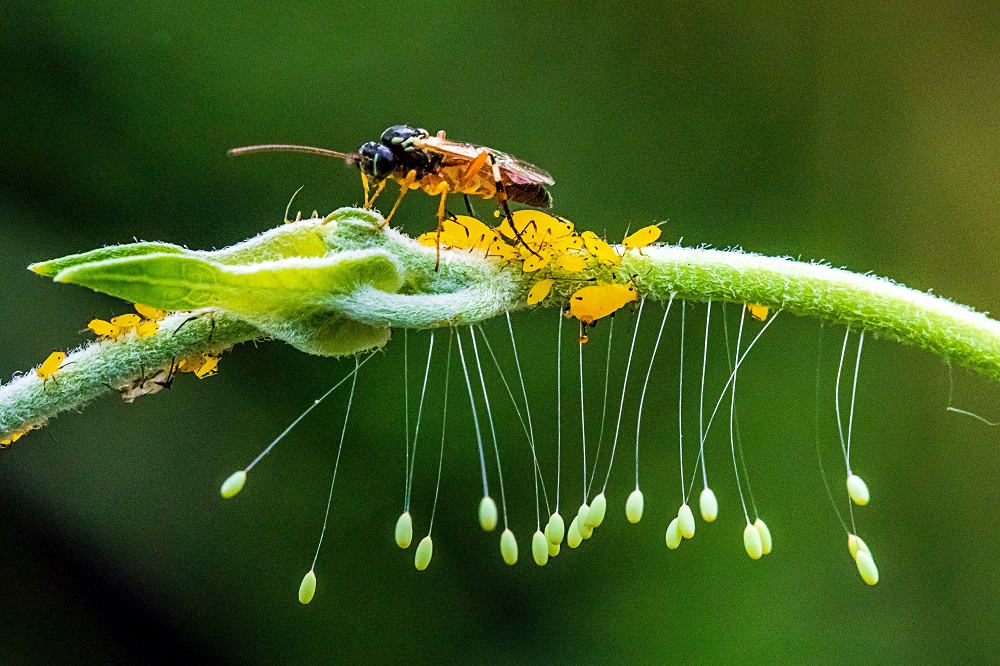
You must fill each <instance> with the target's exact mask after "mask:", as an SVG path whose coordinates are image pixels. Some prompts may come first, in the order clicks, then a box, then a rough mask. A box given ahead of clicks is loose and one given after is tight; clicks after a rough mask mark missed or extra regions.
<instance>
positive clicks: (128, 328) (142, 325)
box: [0, 303, 219, 449]
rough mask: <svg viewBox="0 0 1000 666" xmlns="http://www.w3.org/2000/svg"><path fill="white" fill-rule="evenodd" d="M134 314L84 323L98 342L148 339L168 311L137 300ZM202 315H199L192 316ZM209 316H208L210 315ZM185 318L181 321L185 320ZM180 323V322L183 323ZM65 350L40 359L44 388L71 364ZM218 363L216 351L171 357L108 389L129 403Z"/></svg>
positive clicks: (17, 435)
mask: <svg viewBox="0 0 1000 666" xmlns="http://www.w3.org/2000/svg"><path fill="white" fill-rule="evenodd" d="M135 310H136V313H138V314H136V313H129V314H123V315H118V316H117V317H112V318H111V319H110V320H108V321H105V320H103V319H93V320H91V321H90V323H89V324H88V325H87V330H89V331H91V332H92V333H94V334H95V335H96V336H97V342H98V344H103V343H115V342H120V341H123V340H125V339H126V338H128V337H129V336H130V335H132V336H134V337H135V338H136V339H139V340H141V339H144V338H149V337H151V336H153V335H156V334H157V333H158V332H159V331H160V324H161V322H162V321H163V320H164V319H165V318H166V317H167V314H168V313H167V312H165V311H163V310H158V309H156V308H152V307H149V306H147V305H142V304H139V303H137V304H136V305H135ZM192 316H193V317H194V316H201V315H192ZM208 316H211V314H209V315H208ZM186 321H188V320H185V322H184V323H186ZM182 325H183V323H182ZM65 361H66V352H61V351H56V352H52V353H51V354H49V356H48V357H47V358H46V359H45V360H44V361H42V363H41V364H40V365H38V366H37V367H36V368H35V375H36V376H37V377H38V378H39V379H41V380H42V381H43V385H42V386H43V388H44V387H45V386H46V385H47V384H48V382H49V381H52V382H53V383H58V381H59V380H58V376H59V373H60V372H61V370H62V368H64V367H66V366H68V365H70V364H69V363H65ZM218 365H219V355H218V354H217V353H207V354H196V355H194V356H190V357H187V358H182V359H179V360H178V359H174V360H172V361H171V362H170V364H169V365H168V366H167V367H164V368H156V369H153V371H152V373H151V374H148V373H147V372H146V370H143V371H142V374H141V375H140V377H139V378H138V379H135V380H133V381H130V382H128V383H126V384H124V385H122V386H109V387H108V388H110V389H112V390H114V391H117V392H118V393H119V394H120V395H121V397H122V400H124V401H125V402H128V403H131V402H133V401H134V400H135V399H136V398H140V397H142V396H145V395H152V394H154V393H159V392H160V391H162V390H163V389H165V388H170V387H171V385H172V384H173V381H174V376H175V375H176V374H177V373H178V372H181V373H192V374H194V375H195V376H196V377H197V378H198V379H204V378H206V377H210V376H212V375H213V374H215V372H216V370H217V368H218ZM43 426H44V424H33V425H30V426H28V427H26V428H23V429H21V430H19V431H17V432H14V433H11V434H9V435H7V436H6V437H4V438H3V439H0V449H3V448H7V447H9V446H10V445H12V444H13V443H14V442H16V441H18V440H19V439H21V438H22V437H23V436H24V435H26V434H27V433H28V432H30V431H32V430H37V429H40V428H42V427H43Z"/></svg>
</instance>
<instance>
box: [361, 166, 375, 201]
mask: <svg viewBox="0 0 1000 666" xmlns="http://www.w3.org/2000/svg"><path fill="white" fill-rule="evenodd" d="M361 184H362V185H364V187H365V209H366V210H367V209H369V208H371V207H372V202H371V199H369V198H368V195H369V193H370V192H371V188H370V187H369V185H368V176H367V175H365V172H364V171H362V172H361Z"/></svg>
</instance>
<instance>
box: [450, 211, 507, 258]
mask: <svg viewBox="0 0 1000 666" xmlns="http://www.w3.org/2000/svg"><path fill="white" fill-rule="evenodd" d="M441 232H442V233H441V238H442V242H444V238H445V236H447V237H448V240H449V245H453V246H454V247H461V248H467V249H473V248H475V249H479V250H485V249H487V248H488V247H489V246H490V245H491V244H492V243H493V242H494V241H495V240H496V237H497V235H496V232H495V231H493V230H492V229H490V228H489V227H488V226H486V225H485V224H483V223H482V222H480V221H479V220H477V219H476V218H474V217H469V216H468V215H458V216H456V217H455V218H454V219H452V220H447V219H446V220H443V221H442V222H441Z"/></svg>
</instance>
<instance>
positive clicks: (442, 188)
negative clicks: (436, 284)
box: [434, 183, 448, 272]
mask: <svg viewBox="0 0 1000 666" xmlns="http://www.w3.org/2000/svg"><path fill="white" fill-rule="evenodd" d="M438 190H439V191H440V192H441V203H439V204H438V216H437V217H438V226H437V242H436V243H435V245H436V246H437V259H436V260H435V261H434V272H437V270H438V268H440V267H441V230H442V229H443V228H444V202H445V199H447V198H448V183H441V185H439V186H438Z"/></svg>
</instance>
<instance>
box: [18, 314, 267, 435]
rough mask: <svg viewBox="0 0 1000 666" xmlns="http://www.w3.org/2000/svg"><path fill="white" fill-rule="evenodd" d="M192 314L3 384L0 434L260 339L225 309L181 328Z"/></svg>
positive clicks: (77, 353)
mask: <svg viewBox="0 0 1000 666" xmlns="http://www.w3.org/2000/svg"><path fill="white" fill-rule="evenodd" d="M191 317H192V315H191V314H190V313H178V314H175V315H171V316H169V317H167V318H166V319H165V320H163V321H162V322H161V326H160V333H158V334H157V335H154V336H151V337H148V338H143V339H141V340H140V339H137V338H136V337H135V335H134V334H131V335H130V337H129V338H126V339H122V340H118V341H105V342H94V343H90V344H88V345H86V346H84V347H82V348H80V349H78V350H76V351H73V352H72V353H70V354H68V355H67V356H66V360H65V361H64V362H63V365H62V367H61V368H60V369H59V370H58V371H57V372H56V373H55V375H54V376H52V377H50V378H49V379H48V380H44V381H43V380H42V379H40V378H39V377H38V376H37V375H36V374H35V372H34V371H33V370H32V371H28V372H27V373H25V374H23V375H21V376H20V377H16V378H14V379H13V380H12V381H10V382H8V383H7V384H5V385H3V386H0V433H4V434H10V433H14V432H18V431H20V430H23V429H24V428H26V427H38V426H42V425H44V424H45V423H46V422H47V421H48V420H49V419H51V418H52V417H54V416H56V415H57V414H59V413H60V412H63V411H66V410H68V409H80V408H82V407H83V406H85V405H86V404H87V403H89V402H90V401H92V400H94V399H95V398H98V397H100V396H101V395H103V394H105V393H107V392H109V391H111V390H112V387H113V388H115V389H118V388H121V387H123V386H127V385H129V384H131V383H132V382H133V381H135V380H137V379H140V378H142V377H146V378H150V377H152V376H154V375H155V374H156V373H157V372H158V371H159V370H162V369H164V368H168V367H170V365H171V363H173V362H175V361H179V360H180V359H183V358H186V357H191V356H194V355H196V354H201V353H207V352H219V351H222V350H225V349H229V348H230V347H232V346H233V345H235V344H237V343H240V342H246V341H249V340H253V339H255V338H257V337H259V333H258V332H257V331H256V330H255V329H253V328H252V327H250V326H248V325H247V324H245V323H243V322H242V321H239V320H237V319H233V318H231V317H228V316H226V315H225V314H221V313H216V314H215V315H214V316H210V315H208V314H205V315H202V316H198V317H196V318H193V319H190V321H187V323H184V325H183V326H181V324H182V323H183V322H185V321H186V320H188V319H189V318H191ZM178 327H180V330H177V329H178ZM175 330H177V332H176V333H174V332H173V331H175ZM193 377H194V375H186V376H184V377H183V379H189V378H193ZM179 381H180V380H179Z"/></svg>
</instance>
